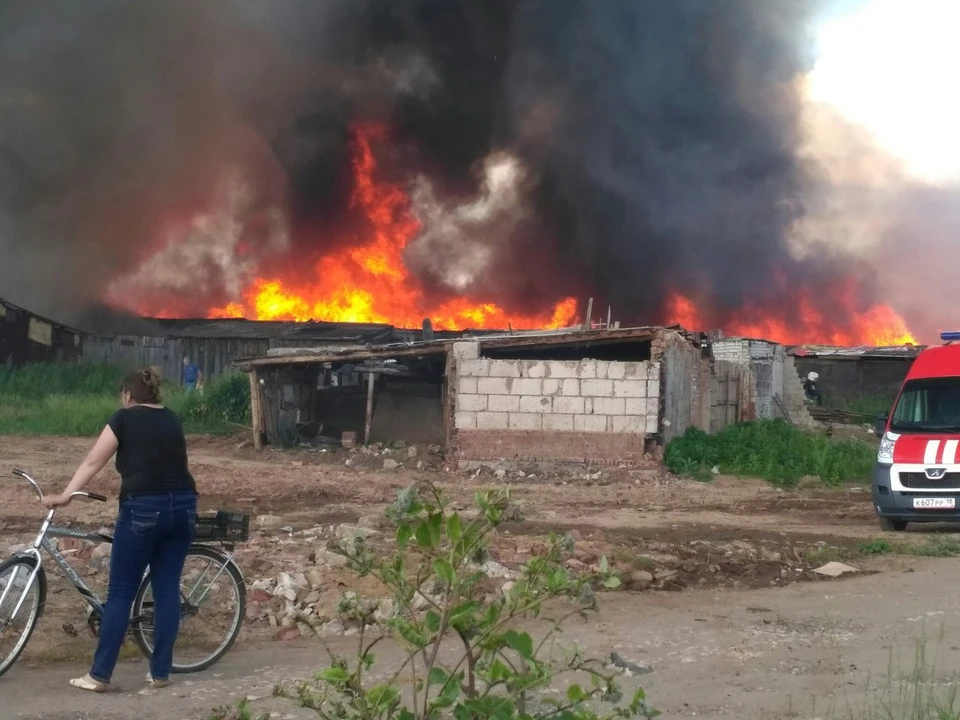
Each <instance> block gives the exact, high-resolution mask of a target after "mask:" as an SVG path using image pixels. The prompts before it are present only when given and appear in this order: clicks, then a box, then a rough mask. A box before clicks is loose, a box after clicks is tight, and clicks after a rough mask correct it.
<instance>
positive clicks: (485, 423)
mask: <svg viewBox="0 0 960 720" xmlns="http://www.w3.org/2000/svg"><path fill="white" fill-rule="evenodd" d="M508 427H509V416H508V415H507V413H498V412H489V411H488V412H478V413H477V429H478V430H506V429H507V428H508Z"/></svg>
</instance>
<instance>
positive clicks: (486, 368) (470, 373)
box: [457, 358, 490, 378]
mask: <svg viewBox="0 0 960 720" xmlns="http://www.w3.org/2000/svg"><path fill="white" fill-rule="evenodd" d="M457 373H458V374H459V375H460V377H473V378H484V377H490V361H489V360H486V359H483V358H481V359H479V360H461V361H459V362H458V363H457Z"/></svg>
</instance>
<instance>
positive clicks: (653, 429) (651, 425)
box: [644, 415, 660, 435]
mask: <svg viewBox="0 0 960 720" xmlns="http://www.w3.org/2000/svg"><path fill="white" fill-rule="evenodd" d="M644 430H645V431H646V433H647V435H656V434H657V433H658V432H660V420H659V418H658V417H657V416H656V415H647V422H646V427H645V428H644Z"/></svg>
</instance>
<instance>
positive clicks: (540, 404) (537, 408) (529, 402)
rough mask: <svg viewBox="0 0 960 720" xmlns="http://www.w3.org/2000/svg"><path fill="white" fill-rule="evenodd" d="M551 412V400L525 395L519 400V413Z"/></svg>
mask: <svg viewBox="0 0 960 720" xmlns="http://www.w3.org/2000/svg"><path fill="white" fill-rule="evenodd" d="M552 411H553V398H550V397H546V396H544V395H527V396H524V397H522V398H520V412H524V413H549V412H552Z"/></svg>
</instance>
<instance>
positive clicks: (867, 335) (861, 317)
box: [667, 293, 917, 347]
mask: <svg viewBox="0 0 960 720" xmlns="http://www.w3.org/2000/svg"><path fill="white" fill-rule="evenodd" d="M796 305H797V313H796V315H797V317H798V318H799V319H798V320H793V321H787V320H785V319H783V318H780V317H777V316H775V315H773V314H771V313H770V311H769V310H767V311H762V310H760V309H759V308H757V307H751V306H747V307H745V308H742V309H741V310H739V311H737V312H736V313H735V314H734V316H733V317H731V318H728V319H727V321H726V322H724V323H723V328H722V329H723V332H724V334H725V335H727V336H728V337H748V338H756V339H762V340H770V341H773V342H777V343H781V344H783V345H793V344H801V343H817V344H823V345H836V346H858V345H872V346H877V347H880V346H889V347H892V346H899V345H916V344H917V341H916V339H915V338H914V336H913V334H912V333H911V332H910V330H909V328H908V327H907V323H906V321H905V320H904V319H903V318H902V317H900V315H898V314H897V313H896V312H895V311H894V310H893V309H892V308H890V307H889V306H887V305H876V306H874V307H872V308H871V309H869V310H867V311H866V312H857V311H850V312H843V313H842V314H841V317H844V318H850V320H849V321H845V322H844V324H843V327H838V326H837V325H836V323H835V322H832V321H831V320H830V319H829V318H828V317H827V316H826V315H825V314H824V313H823V312H822V311H821V310H818V309H817V308H816V307H814V305H813V304H812V303H811V302H810V300H809V298H808V297H806V296H801V297H800V298H799V300H798V301H797V303H796ZM667 316H668V317H669V322H671V323H676V324H678V325H681V326H683V327H684V328H686V329H689V330H709V329H714V326H712V325H711V321H710V319H709V317H706V316H705V315H704V314H703V313H701V311H700V310H699V309H698V307H697V305H696V303H694V302H693V301H692V300H691V299H690V298H688V297H685V296H683V295H680V294H679V293H674V294H673V296H672V298H671V299H670V301H669V303H668V304H667Z"/></svg>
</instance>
